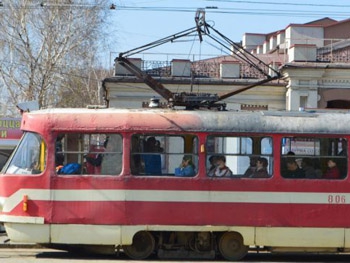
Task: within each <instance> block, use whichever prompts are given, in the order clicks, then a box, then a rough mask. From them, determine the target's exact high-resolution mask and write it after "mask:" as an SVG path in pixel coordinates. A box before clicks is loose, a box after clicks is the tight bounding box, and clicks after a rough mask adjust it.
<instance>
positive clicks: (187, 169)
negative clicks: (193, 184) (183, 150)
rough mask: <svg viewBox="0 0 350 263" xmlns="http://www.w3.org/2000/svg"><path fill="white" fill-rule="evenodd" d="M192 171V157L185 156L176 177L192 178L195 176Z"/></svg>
mask: <svg viewBox="0 0 350 263" xmlns="http://www.w3.org/2000/svg"><path fill="white" fill-rule="evenodd" d="M194 169H195V166H194V164H193V161H192V156H191V155H185V156H184V157H183V159H182V162H181V165H180V173H179V174H178V176H184V177H192V176H194V175H195V174H196V172H195V170H194Z"/></svg>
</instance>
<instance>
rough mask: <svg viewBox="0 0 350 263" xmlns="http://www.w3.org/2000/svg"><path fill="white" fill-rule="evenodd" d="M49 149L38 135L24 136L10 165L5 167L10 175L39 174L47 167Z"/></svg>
mask: <svg viewBox="0 0 350 263" xmlns="http://www.w3.org/2000/svg"><path fill="white" fill-rule="evenodd" d="M46 155H47V147H46V143H45V142H44V140H43V138H42V137H41V136H40V135H39V134H36V133H31V132H27V133H25V134H24V136H23V138H22V140H21V141H20V143H19V145H18V147H17V149H16V151H15V152H14V154H13V155H12V157H11V160H10V162H9V164H8V165H7V166H6V167H4V169H5V173H8V174H39V173H41V172H43V171H44V169H45V167H46Z"/></svg>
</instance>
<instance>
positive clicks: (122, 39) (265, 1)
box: [109, 0, 350, 60]
mask: <svg viewBox="0 0 350 263" xmlns="http://www.w3.org/2000/svg"><path fill="white" fill-rule="evenodd" d="M112 2H113V3H114V4H115V5H116V9H115V10H111V12H110V13H111V15H112V16H113V24H114V26H113V30H114V32H112V33H113V34H114V39H113V41H114V45H113V47H112V48H111V50H110V52H109V53H110V54H109V55H110V57H111V58H113V59H114V58H115V57H116V56H117V55H118V54H119V53H120V52H126V51H129V50H131V49H134V48H137V47H140V46H143V45H146V44H148V43H151V42H154V41H157V40H159V39H162V38H164V37H168V36H171V35H174V34H177V33H179V32H182V31H184V30H187V29H189V28H192V27H194V26H195V19H194V18H195V14H196V11H197V9H198V8H203V9H204V10H205V21H206V22H207V23H208V24H210V25H211V26H213V27H214V28H215V29H216V30H217V31H219V32H220V33H221V34H223V35H224V36H226V37H228V38H229V39H230V40H232V41H234V42H240V41H241V40H242V36H243V34H244V33H263V34H265V33H270V32H274V31H278V30H281V29H285V28H286V27H287V26H288V25H289V24H291V23H307V22H310V21H314V20H318V19H321V18H324V17H330V18H332V19H335V20H338V21H340V20H344V19H348V18H349V17H350V1H349V0H332V1H329V0H289V1H286V0H246V1H242V0H118V1H112ZM209 32H210V34H211V35H213V34H214V32H213V31H209ZM180 40H181V41H176V42H173V43H167V44H163V45H160V46H158V47H155V48H152V49H150V50H147V51H144V52H142V53H140V54H136V55H134V56H133V57H141V58H143V59H145V60H166V59H168V58H169V57H168V56H167V55H166V54H169V53H170V54H173V55H170V56H172V57H177V58H182V59H186V58H187V59H204V58H207V57H213V56H218V55H227V53H228V50H227V49H225V47H224V48H223V47H222V46H220V45H219V44H217V43H215V41H213V40H211V39H210V38H208V37H207V36H203V41H202V42H200V41H199V38H198V35H197V36H195V35H193V36H192V35H191V36H189V37H187V38H181V39H180ZM170 60H171V59H170Z"/></svg>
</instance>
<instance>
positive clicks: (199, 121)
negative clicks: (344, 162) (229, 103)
mask: <svg viewBox="0 0 350 263" xmlns="http://www.w3.org/2000/svg"><path fill="white" fill-rule="evenodd" d="M21 128H22V129H23V130H27V131H36V132H39V133H40V131H41V132H43V131H44V130H45V129H46V130H55V131H72V130H81V131H87V132H97V131H99V132H100V131H105V132H112V131H137V132H141V131H142V132H144V131H147V132H152V131H154V132H157V131H169V132H171V131H174V132H181V131H189V132H209V131H213V132H251V133H259V132H261V133H262V132H264V133H300V134H303V133H305V134H306V133H307V134H312V133H318V134H349V132H350V111H330V112H316V111H309V112H308V111H303V112H287V111H285V112H283V111H253V112H249V111H203V110H195V111H185V110H172V109H116V108H106V109H86V108H79V109H78V108H55V109H45V110H38V111H33V112H30V113H25V114H24V115H23V118H22V127H21Z"/></svg>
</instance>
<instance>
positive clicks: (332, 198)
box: [328, 195, 346, 204]
mask: <svg viewBox="0 0 350 263" xmlns="http://www.w3.org/2000/svg"><path fill="white" fill-rule="evenodd" d="M328 203H329V204H345V203H346V197H345V195H328Z"/></svg>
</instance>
